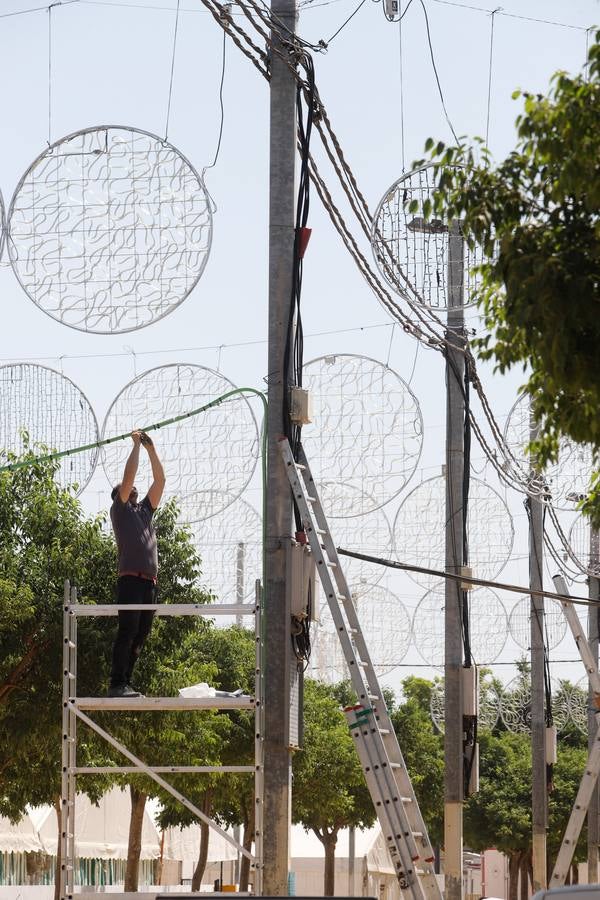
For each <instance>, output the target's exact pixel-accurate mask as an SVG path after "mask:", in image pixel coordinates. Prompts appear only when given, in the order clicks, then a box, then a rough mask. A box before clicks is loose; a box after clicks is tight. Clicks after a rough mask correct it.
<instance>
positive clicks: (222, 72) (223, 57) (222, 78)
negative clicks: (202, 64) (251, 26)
mask: <svg viewBox="0 0 600 900" xmlns="http://www.w3.org/2000/svg"><path fill="white" fill-rule="evenodd" d="M226 52H227V32H226V31H223V56H222V64H221V83H220V84H219V105H220V107H221V123H220V125H219V136H218V138H217V149H216V150H215V156H214V159H213V161H212V162H211V164H210V166H206V169H204V172H206V171H207V170H208V169H214V167H215V166H216V164H217V160H218V158H219V151H220V150H221V140H222V138H223V126H224V124H225V106H224V104H223V85H224V83H225V55H226ZM204 172H203V174H204Z"/></svg>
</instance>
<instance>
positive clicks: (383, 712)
mask: <svg viewBox="0 0 600 900" xmlns="http://www.w3.org/2000/svg"><path fill="white" fill-rule="evenodd" d="M284 459H285V461H286V463H287V465H288V468H289V466H290V462H291V460H292V459H293V457H292V455H291V450H290V449H289V447H288V448H286V450H285V453H284ZM300 461H301V465H302V466H303V467H304V471H305V472H306V473H307V479H305V487H306V492H307V493H308V492H310V496H311V497H313V498H314V502H313V504H312V506H313V509H314V517H315V519H316V522H317V527H318V529H319V530H320V531H321V532H323V534H319V533H318V532H317V530H316V529H315V530H314V531H313V533H309V535H308V537H309V541H311V549H312V550H313V553H314V552H315V550H314V547H313V542H317V541H318V542H319V545H318V546H319V550H320V547H321V540H322V542H323V545H324V548H325V551H326V552H327V556H328V557H329V559H330V560H331V562H333V563H335V567H334V569H333V578H334V579H335V585H336V587H337V589H338V591H339V594H340V596H342V597H345V598H346V599H345V600H344V601H342V604H343V608H344V612H345V614H346V618H347V620H348V625H349V630H350V631H351V632H352V640H353V644H354V646H355V648H356V650H357V651H358V654H356V653H355V656H356V655H358V657H359V658H360V659H361V661H362V662H363V663H365V678H364V680H365V682H366V684H367V688H368V697H367V698H365V697H364V696H362V695H361V694H360V693H359V692H358V691H357V693H359V699H360V700H361V702H363V703H364V704H365V705H370V704H371V702H372V700H373V698H378V700H377V701H376V702H375V703H374V704H373V705H374V707H375V709H376V716H377V719H378V720H379V724H380V726H381V727H382V728H383V729H384V731H387V732H388V737H389V736H392V738H391V740H388V741H387V742H386V750H387V752H388V754H389V756H390V760H391V761H392V762H394V763H397V764H398V767H397V768H395V769H394V773H393V774H394V780H395V783H396V785H397V787H398V789H399V790H400V791H401V793H402V794H403V796H406V797H409V798H410V799H411V801H412V802H411V804H409V808H408V809H407V815H408V818H409V821H410V822H411V824H412V826H413V830H420V831H422V832H423V834H424V835H425V839H424V844H423V851H424V853H425V854H426V856H427V857H433V847H432V845H431V843H430V841H429V837H428V835H427V831H426V828H425V824H424V822H423V820H422V817H421V813H420V810H419V807H418V803H417V798H416V794H415V793H414V788H413V786H412V783H411V780H410V778H409V776H408V773H407V770H406V763H405V761H404V757H403V755H402V751H401V749H400V745H399V743H398V740H397V738H396V735H395V732H394V728H393V724H392V721H391V718H390V716H389V713H388V711H387V707H386V705H385V702H384V700H383V692H382V689H381V685H380V683H379V680H378V678H377V675H376V673H375V669H374V667H373V664H372V661H371V657H370V654H369V650H368V647H367V644H366V641H365V639H364V635H363V631H362V628H361V627H360V620H359V617H358V613H357V611H356V607H355V606H354V603H353V601H352V597H351V594H350V589H349V586H348V583H347V580H346V578H345V575H344V572H343V569H342V566H341V564H340V560H339V555H338V552H337V549H336V546H335V543H334V541H333V538H332V536H331V532H330V530H329V527H328V524H327V520H326V517H325V512H324V510H323V507H322V504H321V501H320V498H319V496H318V492H317V489H316V485H315V483H314V479H313V478H312V474H311V473H310V466H309V464H308V460H307V458H306V454H305V452H304V450H303V449H301V451H300ZM305 505H306V507H307V510H306V511H307V513H308V515H309V518H311V516H310V514H311V509H310V506H309V504H308V503H307V502H306V501H305ZM311 526H312V523H311ZM315 555H318V554H315ZM323 566H324V564H323V565H322V566H321V570H322V569H323ZM321 570H320V571H321ZM325 572H326V573H327V574H328V573H329V570H328V569H325ZM321 581H322V582H323V578H321ZM323 587H324V589H325V592H326V596H327V599H328V602H329V607H330V609H331V605H332V604H331V600H332V599H335V592H334V591H331V596H330V592H329V591H328V590H327V586H326V584H323ZM332 616H333V618H334V622H335V616H334V614H333V610H332ZM335 624H336V626H337V622H336V623H335ZM338 636H340V639H341V634H340V631H339V628H338ZM342 645H343V641H342ZM346 659H348V657H347V656H346ZM351 674H352V669H351ZM353 685H354V687H355V689H356V685H355V684H354V682H353Z"/></svg>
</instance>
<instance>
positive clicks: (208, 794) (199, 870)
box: [192, 788, 212, 891]
mask: <svg viewBox="0 0 600 900" xmlns="http://www.w3.org/2000/svg"><path fill="white" fill-rule="evenodd" d="M211 810H212V790H210V788H209V790H207V791H205V793H204V797H203V798H202V812H203V813H204V815H205V816H210V813H211ZM209 829H210V826H209V825H207V824H206V822H205V821H204V820H203V819H201V820H200V849H199V850H198V862H197V863H196V868H195V869H194V874H193V875H192V891H199V890H200V885H201V884H202V877H203V875H204V870H205V869H206V861H207V859H208V839H209V837H210V831H209Z"/></svg>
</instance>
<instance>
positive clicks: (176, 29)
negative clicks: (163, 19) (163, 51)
mask: <svg viewBox="0 0 600 900" xmlns="http://www.w3.org/2000/svg"><path fill="white" fill-rule="evenodd" d="M179 5H180V0H177V9H176V11H175V28H174V29H173V52H172V54H171V74H170V77H169V99H168V101H167V118H166V121H165V141H166V140H167V138H168V136H169V117H170V115H171V97H172V95H173V76H174V74H175V55H176V52H177V32H178V30H179Z"/></svg>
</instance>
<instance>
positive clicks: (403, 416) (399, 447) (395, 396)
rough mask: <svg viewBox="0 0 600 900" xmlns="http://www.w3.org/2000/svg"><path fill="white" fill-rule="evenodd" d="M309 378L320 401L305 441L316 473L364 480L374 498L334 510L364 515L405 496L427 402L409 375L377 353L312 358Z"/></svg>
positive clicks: (342, 480)
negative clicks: (419, 397)
mask: <svg viewBox="0 0 600 900" xmlns="http://www.w3.org/2000/svg"><path fill="white" fill-rule="evenodd" d="M303 386H304V387H305V388H307V389H308V390H309V391H310V395H311V398H312V404H313V424H312V426H307V427H306V428H304V430H303V433H302V441H303V444H304V449H305V450H306V455H307V457H308V459H309V460H310V465H311V470H312V472H313V475H314V477H315V478H316V479H317V480H318V481H328V482H339V483H341V484H350V485H352V486H354V487H356V488H360V490H362V491H363V492H364V496H365V498H368V500H369V503H372V506H371V507H370V508H369V507H366V508H365V507H363V508H362V509H361V511H360V512H358V511H354V510H351V509H346V510H343V509H335V510H329V509H326V512H327V513H331V514H333V515H335V516H337V517H343V516H355V515H363V514H364V513H365V512H368V511H370V509H377V508H378V507H380V506H383V505H384V504H386V503H388V502H389V501H390V500H392V499H393V498H394V497H395V496H397V494H399V493H400V491H402V490H403V489H404V488H405V486H406V484H407V483H408V482H409V481H410V479H411V477H412V475H413V473H414V471H415V469H416V467H417V464H418V462H419V458H420V456H421V449H422V446H423V419H422V416H421V410H420V407H419V403H418V400H417V398H416V397H415V395H414V394H413V393H412V391H411V390H410V388H409V387H408V385H407V384H406V382H404V381H403V380H402V378H400V376H399V375H397V374H396V372H394V371H393V370H392V369H390V368H388V367H387V366H386V365H384V364H383V363H380V362H377V361H376V360H374V359H369V358H368V357H366V356H355V355H351V354H342V355H336V356H321V357H319V358H318V359H313V360H311V361H310V362H309V363H307V364H306V365H305V366H304V370H303Z"/></svg>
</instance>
